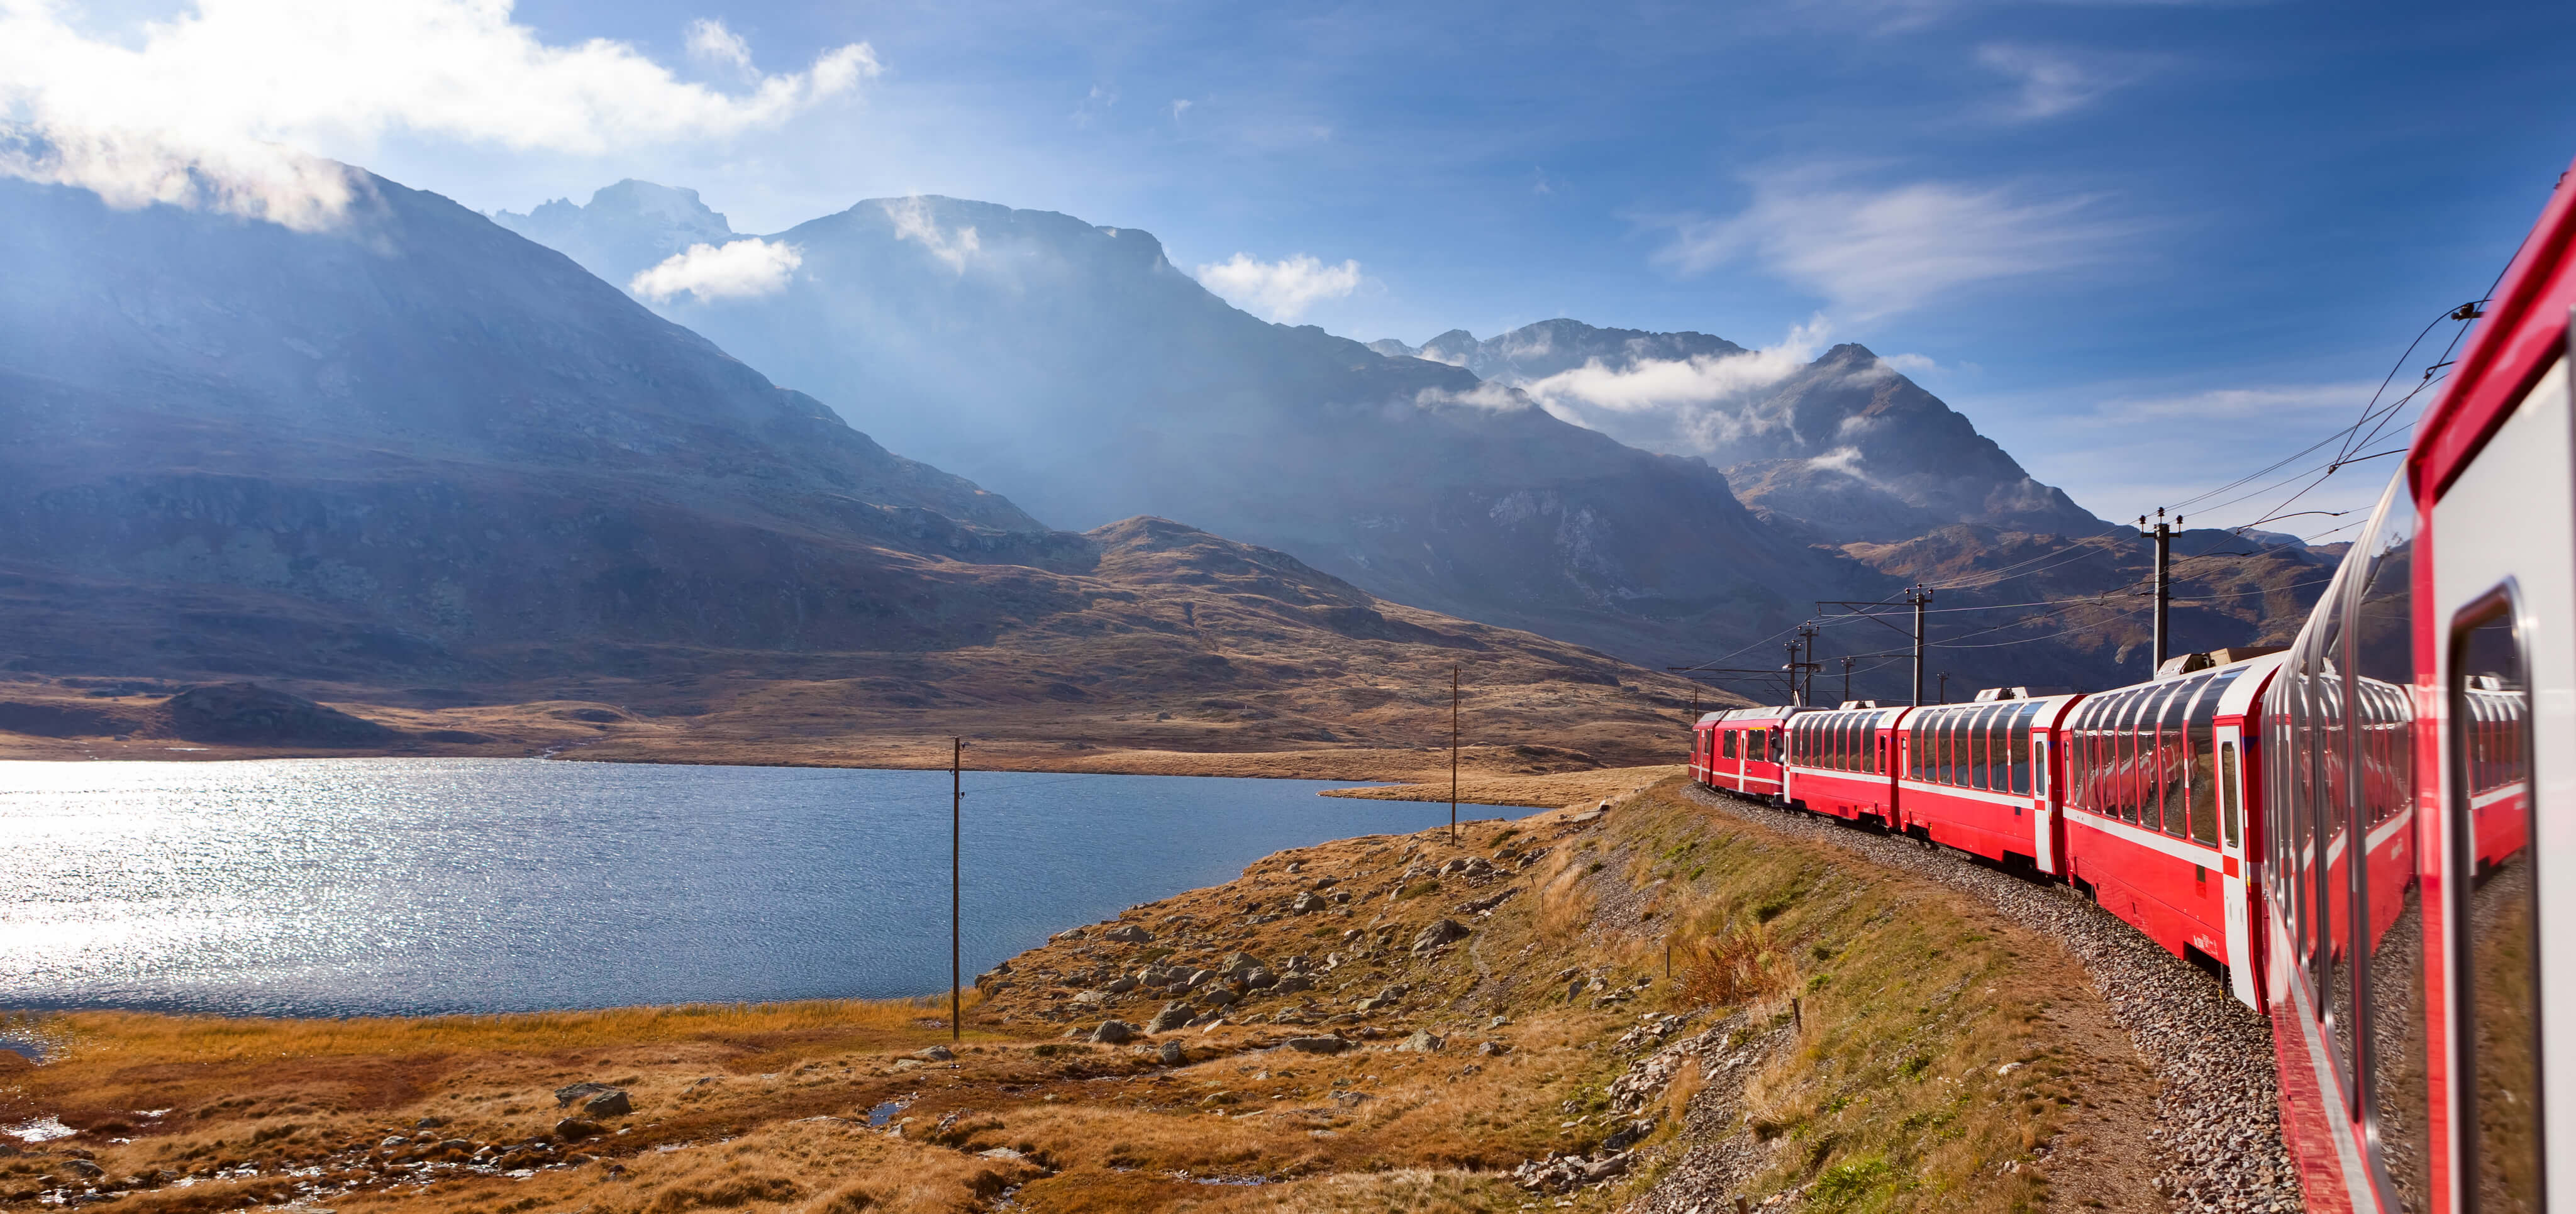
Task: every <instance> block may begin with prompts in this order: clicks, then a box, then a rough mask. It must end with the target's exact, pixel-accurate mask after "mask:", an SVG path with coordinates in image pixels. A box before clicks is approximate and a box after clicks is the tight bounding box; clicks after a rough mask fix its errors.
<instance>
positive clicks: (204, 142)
mask: <svg viewBox="0 0 2576 1214" xmlns="http://www.w3.org/2000/svg"><path fill="white" fill-rule="evenodd" d="M704 25H705V26H707V27H709V28H710V29H713V30H716V31H721V30H722V27H720V26H715V25H714V24H713V23H712V22H709V23H704ZM93 28H94V26H93V23H92V22H90V21H88V20H86V14H84V13H81V12H78V11H77V10H75V9H74V8H73V7H72V6H71V5H69V4H65V3H57V2H55V0H0V119H5V120H6V121H7V122H8V123H9V124H11V126H13V127H14V132H15V133H14V138H12V139H10V140H9V142H8V145H7V146H6V147H5V148H0V173H7V174H9V175H12V176H18V177H24V178H29V179H32V180H38V181H45V182H51V183H55V184H63V185H74V186H80V187H84V188H87V189H91V190H95V191H97V192H98V193H99V194H100V195H101V196H102V197H104V198H106V199H108V200H109V201H110V202H111V203H113V204H115V205H118V206H125V207H134V206H142V205H146V204H148V203H153V202H166V203H173V204H177V205H186V206H199V207H210V208H215V209H220V210H223V211H227V212H230V213H234V214H240V215H245V216H251V217H255V218H265V219H272V220H276V221H278V222H281V223H288V224H292V225H295V226H299V227H311V226H318V225H321V224H326V223H328V222H330V221H331V220H332V219H333V218H334V217H336V215H337V214H338V213H339V211H340V209H341V208H342V207H343V206H345V205H346V204H347V202H348V200H349V197H350V188H351V187H350V185H349V183H348V182H347V180H346V179H345V175H344V174H343V173H341V172H340V171H339V170H338V169H337V168H335V167H333V166H329V165H325V164H316V163H314V162H313V158H314V157H317V156H321V157H336V158H341V159H363V158H365V157H366V156H367V155H368V154H369V152H370V151H371V150H372V149H373V148H374V146H375V144H376V142H377V141H378V140H379V139H382V138H383V137H385V136H388V135H392V134H405V135H412V136H423V137H428V138H432V139H448V140H456V141H461V142H465V143H472V144H482V145H489V146H495V147H500V148H506V149H510V150H515V151H551V152H567V153H573V154H580V155H596V154H601V153H606V152H611V151H616V150H619V149H622V148H628V147H633V146H637V145H643V144H652V143H659V142H666V141H672V140H684V139H704V138H721V137H724V136H729V135H733V134H737V133H739V132H742V131H744V130H748V129H751V128H755V127H761V126H767V125H771V124H775V123H777V122H780V121H783V120H784V119H786V118H788V117H791V116H793V115H795V114H797V113H799V112H801V111H803V110H806V109H808V108H810V107H812V106H813V105H815V104H816V103H818V102H820V101H822V100H824V99H826V98H830V97H834V96H838V95H841V94H844V93H847V92H849V91H851V90H852V89H854V88H855V87H857V85H858V84H859V82H860V81H862V80H864V79H867V78H869V77H871V76H874V75H876V74H877V71H878V65H877V59H876V53H875V52H874V51H873V50H871V49H870V48H869V47H868V45H867V44H866V43H863V42H860V43H851V44H849V45H847V46H842V47H838V48H835V49H833V50H829V51H826V52H824V53H823V54H822V55H820V56H818V57H817V58H816V59H815V60H814V62H813V64H812V65H811V66H810V67H808V68H807V69H806V70H805V71H802V72H790V73H783V74H776V75H760V74H758V73H750V75H751V81H750V87H749V88H748V90H747V91H743V92H725V91H721V90H717V89H713V88H709V87H707V86H705V85H701V84H693V83H688V82H685V81H682V80H680V79H678V78H677V77H675V76H674V75H673V74H672V73H671V71H670V69H668V68H666V67H664V66H663V65H661V64H659V63H656V62H654V61H653V60H651V59H650V58H647V57H646V56H644V55H643V54H642V53H641V52H639V51H637V50H636V49H635V48H634V47H632V46H630V45H628V44H626V43H623V42H617V41H613V40H610V39H604V38H595V39H592V40H590V41H587V42H582V43H578V44H572V45H562V46H557V45H549V44H547V43H546V42H544V41H543V40H542V39H540V38H539V37H538V36H537V34H536V31H534V30H532V29H530V28H529V27H527V26H524V25H520V24H518V23H516V22H514V21H513V20H512V18H511V6H510V0H364V2H362V3H349V2H347V0H197V3H196V4H195V5H194V6H193V7H192V8H191V9H189V10H188V11H185V12H183V13H181V14H180V15H178V16H176V17H172V18H170V19H168V20H160V21H149V22H144V23H142V24H141V25H139V26H136V27H132V29H131V31H130V35H129V34H127V33H125V32H120V33H119V34H117V35H101V34H97V33H94V32H92V30H93ZM703 32H706V31H705V30H702V29H699V28H697V27H693V28H692V32H691V39H690V41H691V44H692V46H693V47H694V46H697V45H698V44H699V43H700V42H701V41H702V39H700V38H699V37H698V35H699V34H700V33H703ZM724 36H725V38H728V39H731V43H730V44H729V45H733V46H737V47H738V46H739V44H740V41H741V40H740V39H739V38H737V37H734V36H733V35H731V34H730V33H729V32H726V33H725V35H724ZM709 45H713V43H712V42H710V43H709ZM741 50H742V54H743V57H744V59H745V61H746V62H747V60H748V56H749V50H748V48H747V47H744V48H741Z"/></svg>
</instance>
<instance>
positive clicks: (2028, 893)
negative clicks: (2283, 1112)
mask: <svg viewBox="0 0 2576 1214" xmlns="http://www.w3.org/2000/svg"><path fill="white" fill-rule="evenodd" d="M1689 795H1690V797H1691V798H1692V800H1693V801H1694V802H1696V803H1697V804H1700V805H1703V806H1706V807H1708V808H1710V809H1714V810H1717V811H1719V812H1721V813H1727V814H1732V815H1734V816H1736V817H1738V818H1742V819H1744V820H1746V821H1749V822H1755V823H1759V824H1760V825H1763V826H1766V827H1769V828H1771V829H1774V830H1778V831H1782V832H1785V833H1788V834H1793V835H1802V836H1805V837H1808V838H1812V839H1815V840H1818V841H1821V842H1826V843H1831V844H1833V845H1834V846H1837V847H1840V848H1843V849H1844V850H1846V851H1849V852H1852V853H1855V854H1857V855H1860V856H1863V857H1865V858H1867V859H1869V860H1871V861H1874V862H1876V863H1879V864H1883V865H1886V866H1888V867H1890V868H1896V869H1901V870H1904V871H1906V872H1909V873H1912V874H1914V875H1916V876H1920V877H1925V878H1928V879H1930V880H1933V881H1938V882H1940V883H1941V884H1943V885H1946V886H1949V887H1951V888H1953V889H1957V890H1960V891H1962V892H1965V893H1969V894H1973V895H1975V896H1977V897H1978V898H1980V899H1982V900H1984V901H1985V902H1986V903H1987V904H1989V905H1991V906H1993V907H1994V908H1995V909H1996V910H1997V911H1999V912H2001V913H2002V914H2003V915H2004V916H2005V917H2007V918H2009V919H2011V920H2013V921H2014V922H2016V923H2018V924H2020V925H2021V926H2023V927H2025V928H2028V929H2030V930H2032V931H2034V932H2038V933H2041V934H2043V935H2046V936H2048V937H2050V938H2052V939H2055V940H2057V941H2058V942H2059V943H2061V944H2062V945H2064V946H2065V948H2066V951H2067V952H2068V953H2069V954H2070V955H2072V956H2073V957H2074V958H2075V959H2076V961H2077V962H2079V963H2080V964H2082V965H2083V966H2084V969H2085V972H2086V973H2087V974H2089V975H2091V977H2092V980H2093V987H2094V990H2096V991H2097V992H2099V993H2100V994H2101V996H2102V998H2103V1000H2104V1002H2105V1003H2107V1004H2108V1005H2109V1007H2110V1009H2111V1014H2112V1017H2113V1018H2114V1020H2115V1021H2117V1023H2118V1024H2119V1025H2120V1027H2121V1028H2122V1029H2123V1030H2125V1031H2126V1032H2127V1033H2128V1034H2129V1039H2130V1042H2131V1044H2133V1045H2134V1046H2135V1047H2136V1048H2137V1051H2138V1053H2139V1055H2140V1056H2142V1057H2143V1058H2144V1059H2145V1060H2146V1063H2147V1065H2148V1067H2149V1068H2150V1069H2151V1070H2152V1071H2153V1073H2154V1074H2155V1076H2156V1078H2157V1079H2158V1080H2159V1081H2160V1083H2161V1085H2162V1090H2161V1092H2160V1093H2159V1095H2158V1096H2157V1100H2156V1113H2155V1122H2156V1124H2155V1129H2154V1130H2153V1131H2152V1134H2153V1137H2154V1139H2155V1143H2156V1147H2157V1151H2158V1155H2159V1158H2160V1159H2161V1160H2162V1161H2163V1163H2164V1164H2165V1167H2164V1169H2163V1171H2162V1172H2160V1173H2159V1174H2158V1175H2157V1177H2156V1186H2157V1188H2158V1190H2159V1191H2160V1192H2161V1193H2162V1194H2163V1196H2164V1197H2165V1199H2166V1200H2167V1201H2168V1202H2169V1203H2171V1205H2172V1207H2173V1208H2175V1209H2182V1210H2230V1211H2235V1210H2245V1211H2275V1210H2277V1211H2292V1210H2298V1209H2300V1208H2302V1204H2303V1203H2302V1200H2301V1195H2300V1190H2299V1181H2298V1172H2297V1170H2296V1169H2295V1168H2293V1167H2292V1166H2291V1163H2290V1156H2289V1152H2288V1151H2287V1150H2286V1149H2285V1148H2284V1147H2283V1146H2282V1144H2281V1122H2280V1100H2279V1095H2278V1089H2277V1087H2276V1085H2275V1082H2274V1074H2273V1053H2272V1031H2271V1024H2270V1022H2269V1021H2267V1020H2265V1019H2264V1017H2263V1016H2262V1015H2260V1014H2259V1013H2256V1012H2255V1011H2254V1010H2252V1009H2251V1008H2248V1007H2246V1006H2245V1005H2244V1004H2241V1003H2238V1002H2237V1001H2236V1000H2235V999H2234V998H2233V997H2231V996H2230V995H2228V994H2227V992H2226V991H2225V990H2223V989H2221V988H2220V986H2219V985H2218V983H2217V982H2216V981H2215V980H2213V979H2212V978H2211V977H2210V976H2209V975H2208V974H2205V973H2203V972H2201V971H2200V970H2198V969H2195V968H2193V967H2192V966H2190V965H2189V964H2187V963H2185V962H2184V961H2183V960H2182V959H2181V958H2179V957H2176V956H2174V955H2173V954H2171V953H2168V952H2166V951H2165V950H2164V949H2162V948H2160V947H2158V946H2157V945H2156V944H2155V943H2154V942H2153V941H2150V940H2148V939H2147V938H2146V937H2145V936H2143V935H2140V934H2139V933H2138V931H2137V929H2135V928H2132V927H2130V926H2129V925H2128V924H2126V923H2123V922H2121V921H2120V920H2119V919H2117V918H2114V917H2113V916H2112V915H2111V914H2110V913H2109V912H2107V911H2104V910H2103V909H2102V908H2100V907H2098V906H2095V905H2094V904H2092V903H2091V902H2089V901H2086V900H2084V899H2082V898H2081V897H2079V896H2077V895H2076V894H2075V893H2074V892H2073V891H2072V890H2070V889H2069V888H2068V887H2066V886H2063V885H2043V884H2039V883H2037V882H2033V881H2028V880H2024V879H2022V878H2019V877H2014V876H2011V875H2008V874H2006V873H2003V872H2001V871H1998V870H1996V869H1993V868H1989V867H1987V866H1986V865H1984V864H1982V863H1979V862H1976V861H1974V860H1972V859H1970V858H1969V857H1968V856H1967V855H1966V854H1965V853H1962V852H1958V851H1955V850H1952V849H1949V848H1926V847H1925V846H1923V845H1922V844H1920V843H1918V842H1916V841H1915V840H1913V839H1910V838H1906V837H1903V836H1898V835H1885V834H1875V833H1871V832H1868V831H1865V830H1861V829H1857V828H1854V827H1850V826H1845V825H1842V824H1840V823H1839V822H1838V821H1836V820H1834V819H1829V818H1822V817H1817V816H1815V815H1811V814H1806V813H1800V812H1796V811H1789V810H1775V809H1771V808H1768V807H1766V806H1762V805H1759V804H1756V803H1753V802H1750V801H1744V800H1739V799H1737V798H1735V797H1732V796H1729V795H1727V794H1725V793H1719V792H1712V791H1710V790H1708V789H1706V788H1701V787H1698V786H1695V785H1694V786H1691V787H1690V788H1689Z"/></svg>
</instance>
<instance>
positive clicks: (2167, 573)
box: [2138, 506, 2182, 672]
mask: <svg viewBox="0 0 2576 1214" xmlns="http://www.w3.org/2000/svg"><path fill="white" fill-rule="evenodd" d="M2173 521H2174V524H2175V525H2176V526H2179V525H2181V523H2182V516H2181V515H2179V514H2177V515H2175V516H2174V520H2173ZM2138 538H2139V539H2152V540H2154V541H2155V542H2156V660H2155V664H2154V665H2153V666H2151V667H2149V668H2148V669H2149V670H2150V671H2151V672H2152V671H2155V670H2160V669H2163V668H2164V664H2165V656H2166V654H2165V650H2166V649H2168V648H2170V647H2171V643H2172V641H2171V638H2172V636H2173V633H2172V632H2171V631H2169V630H2168V629H2166V627H2165V611H2166V608H2167V607H2168V606H2170V605H2171V603H2172V602H2173V527H2169V526H2166V525H2165V508H2164V507H2162V506H2158V507H2156V525H2155V529H2154V530H2149V529H2148V528H2147V516H2146V515H2143V514H2141V515H2139V516H2138Z"/></svg>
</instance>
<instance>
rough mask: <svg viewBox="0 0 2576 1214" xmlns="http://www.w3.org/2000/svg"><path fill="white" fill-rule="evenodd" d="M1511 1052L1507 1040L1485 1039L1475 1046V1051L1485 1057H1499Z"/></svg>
mask: <svg viewBox="0 0 2576 1214" xmlns="http://www.w3.org/2000/svg"><path fill="white" fill-rule="evenodd" d="M1511 1052H1512V1047H1511V1045H1510V1044H1509V1043H1508V1042H1502V1041H1487V1042H1481V1043H1479V1044H1478V1045H1477V1046H1476V1053H1477V1054H1479V1055H1481V1056H1483V1057H1486V1058H1500V1057H1502V1056H1503V1055H1505V1054H1508V1053H1511Z"/></svg>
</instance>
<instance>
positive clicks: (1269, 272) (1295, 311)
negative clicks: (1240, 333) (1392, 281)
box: [1199, 253, 1360, 321]
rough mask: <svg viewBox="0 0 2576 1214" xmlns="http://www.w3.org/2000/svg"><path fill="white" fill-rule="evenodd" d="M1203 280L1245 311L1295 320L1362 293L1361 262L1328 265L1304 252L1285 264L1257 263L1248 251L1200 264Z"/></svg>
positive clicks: (1203, 282) (1282, 319)
mask: <svg viewBox="0 0 2576 1214" xmlns="http://www.w3.org/2000/svg"><path fill="white" fill-rule="evenodd" d="M1199 282H1200V283H1201V284H1202V285H1204V286H1206V287H1207V289H1208V290H1211V291H1214V292H1216V293H1217V294H1218V295H1220V296H1222V297H1224V299H1225V301H1226V302H1227V303H1230V304H1233V305H1234V306H1236V307H1238V308H1241V309H1243V310H1244V311H1247V312H1250V313H1253V314H1255V315H1257V316H1261V317H1265V318H1267V319H1270V320H1276V321H1293V320H1296V319H1297V318H1298V317H1300V316H1304V315H1305V314H1306V309H1308V308H1310V307H1313V306H1314V305H1316V304H1318V303H1321V302H1323V301H1325V300H1328V299H1346V298H1348V297H1349V296H1350V294H1351V293H1352V292H1353V291H1357V290H1359V289H1360V263H1358V262H1356V261H1345V262H1343V263H1342V264H1340V265H1337V266H1328V265H1325V264H1324V263H1323V262H1322V261H1319V260H1317V259H1316V258H1313V257H1310V256H1308V255H1306V254H1304V253H1300V254H1298V255H1296V256H1294V257H1291V258H1288V259H1286V260H1284V261H1254V260H1253V259H1252V255H1251V254H1249V253H1237V254H1235V255H1234V256H1233V257H1232V258H1229V259H1227V260H1225V261H1220V262H1217V263H1216V264H1214V265H1204V266H1200V267H1199Z"/></svg>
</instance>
